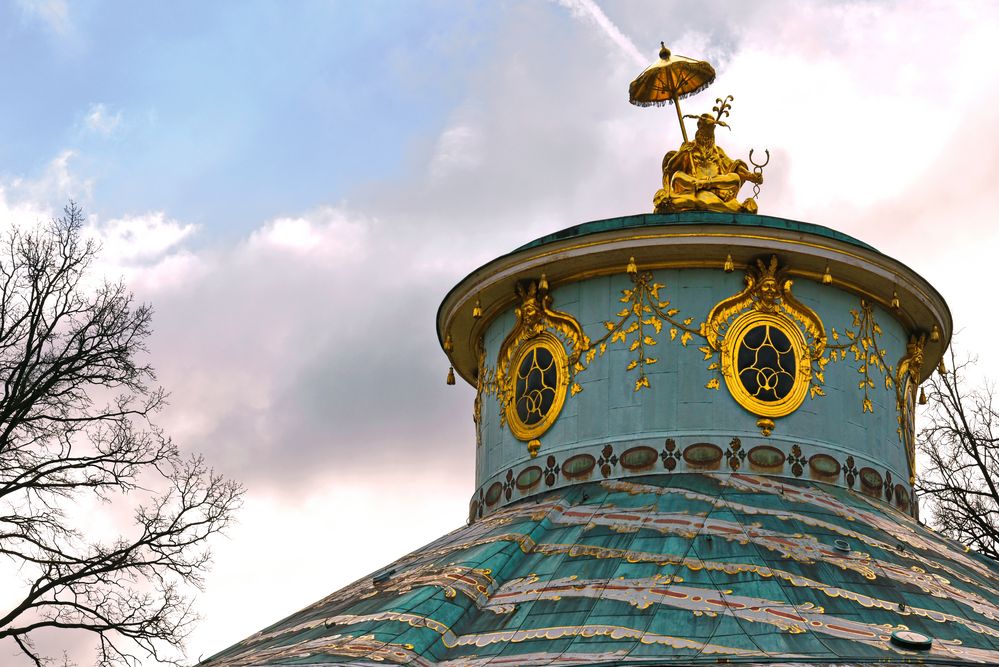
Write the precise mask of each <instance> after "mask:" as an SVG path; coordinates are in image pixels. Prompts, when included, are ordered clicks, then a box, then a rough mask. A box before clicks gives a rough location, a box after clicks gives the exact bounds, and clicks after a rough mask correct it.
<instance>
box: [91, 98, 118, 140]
mask: <svg viewBox="0 0 999 667" xmlns="http://www.w3.org/2000/svg"><path fill="white" fill-rule="evenodd" d="M121 118H122V116H121V111H116V112H114V113H111V112H110V111H109V110H108V108H107V106H106V105H104V104H103V103H96V104H91V105H90V108H89V109H88V110H87V115H86V117H85V118H84V124H85V125H86V128H87V129H88V130H90V131H91V132H94V133H96V134H100V135H102V136H105V137H109V136H111V135H112V134H114V132H115V130H117V129H118V127H119V126H120V125H121Z"/></svg>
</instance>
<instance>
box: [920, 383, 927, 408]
mask: <svg viewBox="0 0 999 667" xmlns="http://www.w3.org/2000/svg"><path fill="white" fill-rule="evenodd" d="M926 403H927V401H926V390H925V389H923V388H922V387H920V388H919V404H920V405H926Z"/></svg>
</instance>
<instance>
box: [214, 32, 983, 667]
mask: <svg viewBox="0 0 999 667" xmlns="http://www.w3.org/2000/svg"><path fill="white" fill-rule="evenodd" d="M713 79H714V70H713V68H711V66H710V65H708V64H707V63H704V62H701V61H696V60H690V59H685V58H681V57H678V56H675V55H673V54H671V53H670V51H669V50H668V49H666V47H665V45H663V48H662V51H661V52H660V60H659V61H658V62H657V63H656V64H654V65H653V66H652V67H650V68H649V69H648V70H646V71H645V72H644V73H642V74H641V75H640V76H639V78H638V79H636V80H635V82H633V83H632V85H631V99H632V101H633V102H635V103H638V104H652V105H655V104H664V103H667V104H668V103H672V104H674V105H675V106H676V110H677V117H678V119H679V121H680V124H681V128H682V129H683V123H684V119H685V118H693V119H694V120H695V122H696V126H697V130H696V133H695V135H694V140H693V141H689V140H688V139H687V135H686V130H685V129H683V132H682V134H683V143H682V144H681V145H680V147H679V148H678V149H677V150H673V151H669V152H668V153H666V156H665V158H664V160H663V187H662V189H660V190H659V191H658V192H657V193H656V194H655V196H654V200H653V206H654V210H655V212H654V213H651V214H642V215H633V216H628V217H622V218H614V219H609V220H598V221H593V222H587V223H584V224H580V225H577V226H575V227H569V228H567V229H563V230H562V231H559V232H556V233H554V234H551V235H549V236H546V237H543V238H540V239H537V240H535V241H532V242H530V243H527V244H526V245H523V246H521V247H520V248H517V249H516V250H514V251H512V252H510V253H509V254H507V255H504V256H502V257H498V258H496V259H495V260H493V261H491V262H489V263H487V264H486V265H484V266H482V267H480V268H479V269H477V270H475V271H474V272H472V273H471V274H470V275H468V276H467V277H466V278H465V279H464V280H462V281H461V282H460V283H459V284H458V285H457V286H455V287H454V288H453V289H452V290H451V291H450V293H448V294H447V296H446V297H445V298H444V301H443V303H442V304H441V306H440V309H439V311H438V314H437V328H438V334H439V336H440V340H441V345H442V347H443V349H444V351H445V353H446V354H447V356H448V358H449V360H450V363H451V368H450V369H449V371H448V381H449V383H451V382H454V381H455V380H456V379H458V378H460V379H461V380H462V381H464V382H467V383H469V384H470V385H472V386H474V387H475V388H476V399H475V403H474V406H473V415H474V420H475V433H476V439H475V442H474V443H469V447H474V448H475V453H476V480H475V487H474V493H473V494H472V497H471V499H470V502H469V513H468V525H467V526H465V527H462V528H459V529H457V530H455V531H454V532H452V533H449V534H448V535H445V536H444V537H442V538H440V539H438V540H436V541H435V542H432V543H431V544H429V545H427V546H426V547H424V548H422V549H419V550H417V551H415V552H413V553H410V554H407V555H405V556H403V557H402V558H400V559H399V560H397V561H396V562H394V563H392V564H389V565H387V566H385V567H383V568H381V569H379V570H377V571H375V572H373V573H372V574H371V576H368V577H365V578H363V579H361V580H359V581H357V582H355V583H354V584H352V585H350V586H348V587H347V588H345V589H343V590H340V591H338V592H335V593H333V594H331V595H329V596H327V597H325V598H323V599H321V600H320V601H318V602H317V603H315V604H314V605H312V606H310V607H308V608H306V609H304V610H302V611H301V612H298V613H297V614H294V615H292V616H290V617H288V618H286V619H284V620H282V621H279V622H278V623H276V624H274V625H273V626H271V627H269V628H267V629H265V630H263V631H261V632H259V633H257V634H256V635H253V636H252V637H249V638H248V639H246V640H244V641H243V642H240V643H239V644H237V645H235V646H233V647H231V648H229V649H227V650H225V651H223V652H221V653H219V654H218V655H216V656H215V657H213V658H211V659H209V660H208V661H206V663H204V664H206V665H211V666H212V667H243V666H250V665H317V664H348V665H390V664H397V665H419V666H423V667H432V666H438V667H443V666H448V667H451V666H458V665H462V666H468V667H486V666H487V665H488V666H490V667H500V666H514V665H516V666H518V667H522V666H531V665H537V666H542V665H594V666H596V665H600V666H610V665H649V666H651V665H660V666H661V665H700V664H703V665H716V664H747V665H778V664H779V665H788V664H794V665H812V664H814V665H829V664H836V665H874V664H878V665H884V664H892V665H908V664H920V665H923V664H942V665H943V664H946V665H952V664H975V663H978V664H997V663H999V567H997V566H996V564H995V563H993V562H992V561H990V560H988V559H986V558H984V557H981V556H979V555H976V554H975V553H970V552H968V551H967V550H966V549H965V548H963V547H962V546H960V545H958V544H956V543H954V542H952V541H949V540H947V539H945V538H943V537H941V536H939V535H937V534H935V533H934V532H932V531H930V530H928V529H927V528H926V527H924V526H923V525H922V524H921V523H920V522H919V521H918V507H917V504H916V502H915V501H914V498H913V482H914V479H915V455H914V451H915V449H914V439H915V424H914V411H915V405H916V404H917V402H918V401H919V398H918V397H919V395H920V389H919V387H920V384H921V382H922V381H923V379H925V378H927V377H928V376H929V375H930V374H931V373H933V372H935V371H936V370H939V371H941V372H943V371H944V369H943V368H942V366H939V364H940V363H941V358H942V355H943V352H944V350H945V349H946V347H947V345H948V342H949V340H950V336H951V330H952V323H951V317H950V313H949V311H948V309H947V305H946V303H945V302H944V300H943V298H942V297H941V296H940V295H939V294H938V293H937V291H936V290H934V289H933V287H932V286H931V285H930V284H929V283H927V282H926V281H925V280H924V279H923V278H921V277H920V276H919V275H917V274H916V273H915V272H913V271H912V270H911V269H909V268H908V267H906V266H905V265H904V264H902V263H901V262H899V261H897V260H895V259H892V258H890V257H887V256H885V255H884V254H882V253H880V252H878V251H877V250H875V249H874V248H872V247H871V246H869V245H867V244H866V243H864V242H862V241H860V240H857V239H854V238H851V237H849V236H847V235H845V234H842V233H840V232H837V231H834V230H831V229H828V228H825V227H821V226H818V225H813V224H809V223H806V222H797V221H792V220H787V219H783V218H777V217H770V216H766V215H760V214H758V213H757V204H756V199H757V196H758V195H759V192H760V189H759V186H760V184H761V183H762V181H763V177H762V169H763V167H764V166H765V165H766V162H767V161H769V153H766V160H765V161H764V162H762V163H759V164H758V163H754V162H752V154H751V155H750V162H749V163H746V162H743V161H741V160H733V159H731V158H729V157H728V156H727V155H726V154H725V152H724V151H723V150H722V149H721V148H720V147H718V146H717V145H716V144H715V132H716V130H717V128H719V127H728V125H727V121H726V120H724V119H726V118H728V117H729V116H730V112H731V106H732V102H733V98H732V97H731V96H728V97H725V98H718V99H717V100H716V102H715V105H714V108H713V109H712V111H711V112H710V113H708V112H706V113H701V114H699V115H696V116H684V115H683V114H681V112H680V109H679V106H678V101H679V99H680V98H681V97H683V96H684V95H685V94H690V93H693V92H696V91H699V90H701V89H703V88H704V87H706V86H707V85H708V84H710V83H711V81H712V80H713ZM747 181H749V182H750V183H752V184H753V185H754V186H755V187H754V188H753V195H752V196H750V197H748V198H743V199H740V190H741V189H742V187H743V186H744V184H745V183H746V182H747Z"/></svg>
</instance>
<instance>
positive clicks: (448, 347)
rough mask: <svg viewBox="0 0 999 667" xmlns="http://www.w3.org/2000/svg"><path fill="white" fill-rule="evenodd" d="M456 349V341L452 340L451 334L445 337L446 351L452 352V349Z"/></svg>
mask: <svg viewBox="0 0 999 667" xmlns="http://www.w3.org/2000/svg"><path fill="white" fill-rule="evenodd" d="M453 349H454V343H452V342H451V334H448V335H447V336H445V337H444V351H445V352H447V353H448V354H451V350H453Z"/></svg>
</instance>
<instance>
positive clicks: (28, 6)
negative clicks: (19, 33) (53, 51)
mask: <svg viewBox="0 0 999 667" xmlns="http://www.w3.org/2000/svg"><path fill="white" fill-rule="evenodd" d="M17 4H18V5H19V6H20V7H21V11H23V12H24V13H25V14H26V15H28V16H32V17H34V18H37V19H39V20H40V21H42V22H43V23H44V24H45V25H47V26H48V27H49V29H50V30H52V31H53V32H55V33H58V34H65V33H67V32H69V31H70V30H71V29H72V22H71V21H70V17H69V4H68V3H67V2H66V0H17Z"/></svg>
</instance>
